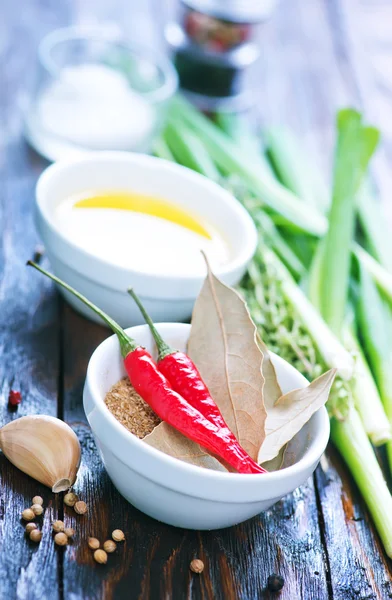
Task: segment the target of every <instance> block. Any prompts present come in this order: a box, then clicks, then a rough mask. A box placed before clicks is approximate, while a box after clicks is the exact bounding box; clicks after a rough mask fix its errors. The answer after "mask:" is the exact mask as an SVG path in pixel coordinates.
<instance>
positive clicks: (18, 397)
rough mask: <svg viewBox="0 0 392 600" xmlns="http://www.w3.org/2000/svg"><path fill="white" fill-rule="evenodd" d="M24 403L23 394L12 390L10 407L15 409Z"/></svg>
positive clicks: (9, 398) (9, 400)
mask: <svg viewBox="0 0 392 600" xmlns="http://www.w3.org/2000/svg"><path fill="white" fill-rule="evenodd" d="M21 402H22V394H21V393H20V392H18V391H16V390H10V393H9V394H8V406H10V407H13V408H15V407H16V406H18V404H20V403H21Z"/></svg>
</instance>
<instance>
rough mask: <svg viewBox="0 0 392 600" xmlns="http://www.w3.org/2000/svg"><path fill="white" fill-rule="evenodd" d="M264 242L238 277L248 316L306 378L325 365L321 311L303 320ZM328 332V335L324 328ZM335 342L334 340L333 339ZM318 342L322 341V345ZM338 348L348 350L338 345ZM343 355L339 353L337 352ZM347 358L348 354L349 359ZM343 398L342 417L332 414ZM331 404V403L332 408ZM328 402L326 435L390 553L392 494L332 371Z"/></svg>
mask: <svg viewBox="0 0 392 600" xmlns="http://www.w3.org/2000/svg"><path fill="white" fill-rule="evenodd" d="M294 286H295V283H294V282H293V281H292V279H291V278H290V276H289V275H288V274H287V272H286V270H285V269H284V267H282V266H281V265H280V267H279V261H278V259H277V258H276V257H274V256H273V253H271V252H270V251H266V248H265V247H264V246H263V245H260V247H259V248H258V250H257V253H256V255H255V257H254V260H253V262H252V263H251V265H250V268H249V271H248V274H247V275H246V277H245V279H244V281H243V289H242V291H243V293H244V296H245V298H246V301H247V303H248V306H249V310H250V312H251V315H252V318H253V320H254V321H255V323H256V325H257V327H258V329H259V331H260V334H261V335H262V337H263V339H264V341H265V342H266V343H267V345H268V346H269V348H270V349H271V350H273V351H275V352H278V353H279V355H280V356H282V358H285V359H286V360H287V361H288V362H290V363H291V364H292V365H294V366H295V367H296V368H297V369H298V370H299V371H300V372H302V373H303V375H305V377H307V378H308V379H313V378H314V377H317V376H318V375H319V374H320V373H321V372H323V371H325V370H326V369H327V368H328V364H327V363H326V361H325V359H324V358H323V357H322V356H321V354H320V348H319V345H318V344H317V343H316V342H315V339H316V338H317V336H318V334H319V319H320V316H319V315H318V313H316V315H317V316H316V317H315V320H314V321H313V320H312V319H308V320H307V321H304V320H303V315H306V314H307V308H308V305H307V301H306V300H307V299H306V297H305V296H304V295H303V293H302V291H301V290H300V289H299V288H298V286H296V287H297V290H298V293H297V294H295V293H294V294H293V290H294V289H295V287H294ZM329 335H332V334H331V333H329ZM336 342H337V344H339V342H338V340H336ZM322 347H323V345H321V348H322ZM343 352H345V353H346V355H347V352H346V351H345V350H344V349H343ZM342 358H343V355H342ZM348 360H350V358H349V359H348ZM342 404H344V406H345V407H346V408H345V410H344V413H345V414H344V418H337V417H338V416H339V415H338V412H337V413H334V414H336V416H332V415H331V412H334V408H336V407H340V408H341V406H342ZM331 405H332V408H331ZM327 408H328V409H329V412H330V416H331V437H332V441H333V443H334V444H335V445H336V447H337V448H338V450H339V451H340V453H341V455H342V456H343V459H344V460H345V462H346V463H347V465H348V467H349V468H350V470H351V473H352V475H353V477H354V479H355V481H356V483H357V485H358V487H359V488H360V490H361V493H362V496H363V498H364V500H365V502H366V504H367V507H368V509H369V511H370V513H371V515H372V517H373V520H374V523H375V525H376V527H377V530H378V533H379V535H380V538H381V540H382V542H383V544H384V547H385V550H386V552H387V554H388V556H390V557H392V497H391V495H390V493H389V490H388V487H387V484H386V482H385V480H384V477H383V474H382V471H381V469H380V466H379V464H378V462H377V459H376V457H375V454H374V451H373V449H372V446H371V444H370V442H369V439H368V437H367V434H366V432H365V430H364V427H363V424H362V422H361V419H360V417H359V415H358V413H357V411H356V409H355V407H354V406H353V405H352V400H351V388H350V384H349V382H347V381H345V380H342V379H341V378H340V377H337V378H336V380H335V383H334V385H333V388H332V392H331V397H330V399H329V400H328V403H327Z"/></svg>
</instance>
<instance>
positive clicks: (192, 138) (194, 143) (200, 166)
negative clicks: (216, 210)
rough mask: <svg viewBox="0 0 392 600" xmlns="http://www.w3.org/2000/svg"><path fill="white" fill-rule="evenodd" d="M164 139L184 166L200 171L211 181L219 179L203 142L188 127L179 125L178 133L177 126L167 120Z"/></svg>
mask: <svg viewBox="0 0 392 600" xmlns="http://www.w3.org/2000/svg"><path fill="white" fill-rule="evenodd" d="M164 139H165V142H166V144H167V145H168V147H169V148H170V151H171V152H172V154H173V155H174V156H175V158H176V159H177V160H178V161H179V162H181V164H183V165H184V166H186V167H189V168H190V169H193V170H194V171H197V172H198V173H202V174H203V175H205V176H206V177H208V178H209V179H212V180H213V181H218V180H219V179H220V174H219V171H218V170H217V168H216V167H215V165H214V163H213V161H212V160H211V159H210V157H209V156H208V154H207V152H206V150H205V148H204V146H203V143H202V142H201V141H200V139H199V138H198V137H197V135H195V134H194V133H193V131H192V130H191V129H189V127H186V126H184V125H182V126H181V135H178V131H177V126H176V124H175V122H174V123H173V122H172V120H171V119H169V120H168V123H167V125H166V128H165V131H164Z"/></svg>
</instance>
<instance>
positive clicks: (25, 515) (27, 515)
mask: <svg viewBox="0 0 392 600" xmlns="http://www.w3.org/2000/svg"><path fill="white" fill-rule="evenodd" d="M34 518H35V514H34V512H33V511H32V510H31V508H25V509H24V511H23V512H22V519H23V520H24V521H32V520H33V519H34Z"/></svg>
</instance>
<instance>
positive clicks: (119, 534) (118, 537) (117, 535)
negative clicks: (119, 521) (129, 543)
mask: <svg viewBox="0 0 392 600" xmlns="http://www.w3.org/2000/svg"><path fill="white" fill-rule="evenodd" d="M112 538H113V539H114V541H115V542H123V541H124V540H125V535H124V532H123V531H121V529H115V530H114V531H112Z"/></svg>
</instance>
